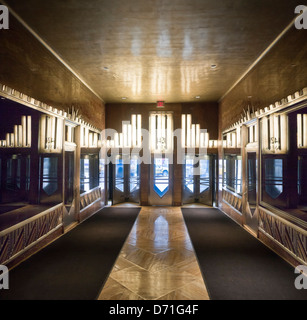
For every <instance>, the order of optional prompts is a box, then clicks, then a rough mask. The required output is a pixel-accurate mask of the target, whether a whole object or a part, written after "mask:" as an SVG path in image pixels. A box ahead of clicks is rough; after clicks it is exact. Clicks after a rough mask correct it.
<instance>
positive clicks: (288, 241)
mask: <svg viewBox="0 0 307 320" xmlns="http://www.w3.org/2000/svg"><path fill="white" fill-rule="evenodd" d="M259 229H260V231H262V232H263V233H265V234H266V235H268V236H269V237H271V238H272V239H274V240H275V241H276V242H278V243H279V244H280V245H281V246H282V247H284V248H285V249H287V250H288V251H290V252H291V253H292V254H293V255H294V256H295V257H297V258H298V259H299V260H300V261H302V262H304V263H307V231H305V230H303V229H301V228H298V227H296V226H294V225H291V223H287V222H285V221H284V220H283V219H281V218H278V216H276V215H274V214H269V213H268V212H267V211H266V210H264V209H262V208H261V207H259Z"/></svg>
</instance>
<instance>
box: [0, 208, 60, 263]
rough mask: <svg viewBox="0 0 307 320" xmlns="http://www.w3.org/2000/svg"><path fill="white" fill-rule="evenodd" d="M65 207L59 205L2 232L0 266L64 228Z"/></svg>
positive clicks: (0, 235) (0, 238)
mask: <svg viewBox="0 0 307 320" xmlns="http://www.w3.org/2000/svg"><path fill="white" fill-rule="evenodd" d="M62 221H63V205H58V206H56V207H54V208H51V209H49V210H47V211H46V212H43V213H41V214H38V215H37V216H34V217H33V218H30V219H28V220H25V221H24V222H22V223H20V224H17V225H15V226H13V227H11V228H8V229H6V230H4V231H1V232H0V264H5V263H7V262H8V261H9V260H11V259H12V258H14V257H15V256H16V255H17V254H20V253H22V252H23V251H24V250H26V249H28V248H29V247H30V246H31V245H33V244H34V243H36V242H37V241H38V240H41V239H42V238H43V237H45V236H46V235H48V234H49V233H50V232H52V231H54V230H56V229H58V228H59V227H61V226H62Z"/></svg>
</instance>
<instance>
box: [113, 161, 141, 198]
mask: <svg viewBox="0 0 307 320" xmlns="http://www.w3.org/2000/svg"><path fill="white" fill-rule="evenodd" d="M139 192H140V164H139V161H138V157H137V156H132V157H131V158H130V159H128V160H125V161H124V158H123V156H122V155H118V156H117V157H116V160H115V163H114V164H113V197H112V198H113V199H112V200H113V201H112V202H113V204H118V203H123V202H134V203H139V199H140V196H139Z"/></svg>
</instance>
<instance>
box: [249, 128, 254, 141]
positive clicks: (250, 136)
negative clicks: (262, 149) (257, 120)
mask: <svg viewBox="0 0 307 320" xmlns="http://www.w3.org/2000/svg"><path fill="white" fill-rule="evenodd" d="M253 128H254V126H250V127H249V142H254V130H253Z"/></svg>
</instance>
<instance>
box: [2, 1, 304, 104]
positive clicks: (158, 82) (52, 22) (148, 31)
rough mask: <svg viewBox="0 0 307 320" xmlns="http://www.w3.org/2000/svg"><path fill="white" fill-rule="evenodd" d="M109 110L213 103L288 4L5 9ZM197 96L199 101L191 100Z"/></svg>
mask: <svg viewBox="0 0 307 320" xmlns="http://www.w3.org/2000/svg"><path fill="white" fill-rule="evenodd" d="M5 4H7V5H8V6H9V7H10V8H11V9H13V10H14V11H15V12H16V13H17V14H18V15H19V16H20V17H21V18H22V19H23V20H24V21H25V23H26V24H27V25H28V26H30V27H31V28H32V29H33V30H34V31H35V32H36V33H37V34H38V35H39V36H40V37H41V38H42V39H43V40H44V41H45V42H46V43H47V44H48V45H49V46H50V47H51V48H52V49H53V50H54V51H55V52H56V53H57V54H58V55H59V56H60V57H61V58H62V59H63V60H64V61H65V62H66V63H67V64H68V65H69V66H70V67H71V68H72V69H73V70H74V71H75V72H76V73H77V74H78V75H79V76H80V78H81V79H83V80H84V81H85V82H86V83H87V84H88V85H89V87H91V88H92V90H93V91H94V92H96V93H97V94H98V96H99V97H100V98H101V99H103V100H104V101H105V102H106V103H115V102H123V100H122V98H123V97H125V98H127V99H126V100H124V101H125V102H134V103H148V102H156V101H157V100H164V101H166V102H168V103H171V102H191V101H218V100H219V99H220V98H221V97H222V96H223V95H224V94H225V93H226V92H227V91H228V90H229V88H231V86H232V85H233V84H234V83H235V82H236V81H237V80H238V79H239V78H240V77H241V76H242V74H244V72H245V71H246V70H247V69H248V68H249V67H250V65H251V64H252V63H253V62H254V61H255V60H256V59H257V58H258V57H259V56H260V54H261V53H262V52H263V51H264V50H265V49H266V48H267V47H268V46H269V45H270V44H271V43H272V42H273V41H274V40H275V39H276V37H277V36H278V35H279V34H280V33H281V32H282V31H283V30H284V29H285V28H286V27H287V26H288V25H289V23H290V22H291V21H293V19H294V18H295V14H294V9H295V7H296V5H298V4H299V1H292V0H232V1H230V0H223V1H222V0H128V1H127V0H90V1H84V0H65V1H59V0H58V1H57V0H48V1H42V0H27V1H20V0H7V1H5ZM196 96H199V97H200V98H199V99H196V98H195V97H196Z"/></svg>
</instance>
